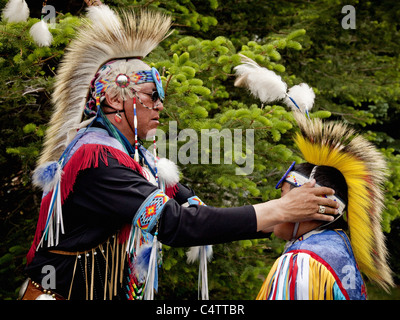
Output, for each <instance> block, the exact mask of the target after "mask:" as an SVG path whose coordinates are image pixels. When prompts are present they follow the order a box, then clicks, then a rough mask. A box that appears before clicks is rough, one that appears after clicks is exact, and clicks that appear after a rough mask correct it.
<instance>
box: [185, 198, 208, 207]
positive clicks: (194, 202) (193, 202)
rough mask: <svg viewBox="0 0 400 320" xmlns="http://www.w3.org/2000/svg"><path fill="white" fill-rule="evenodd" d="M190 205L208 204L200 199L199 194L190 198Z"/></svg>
mask: <svg viewBox="0 0 400 320" xmlns="http://www.w3.org/2000/svg"><path fill="white" fill-rule="evenodd" d="M188 203H189V205H197V206H205V205H206V204H205V203H204V202H203V201H201V200H200V198H199V197H198V196H193V197H191V198H189V199H188Z"/></svg>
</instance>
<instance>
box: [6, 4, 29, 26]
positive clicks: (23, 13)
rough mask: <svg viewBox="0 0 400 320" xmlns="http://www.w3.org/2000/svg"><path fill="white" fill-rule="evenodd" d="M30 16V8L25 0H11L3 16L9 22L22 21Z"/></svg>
mask: <svg viewBox="0 0 400 320" xmlns="http://www.w3.org/2000/svg"><path fill="white" fill-rule="evenodd" d="M28 17H29V8H28V5H27V4H26V2H25V0H10V1H8V2H7V4H6V6H5V7H4V9H3V18H4V19H5V20H7V21H8V22H22V21H26V20H27V19H28Z"/></svg>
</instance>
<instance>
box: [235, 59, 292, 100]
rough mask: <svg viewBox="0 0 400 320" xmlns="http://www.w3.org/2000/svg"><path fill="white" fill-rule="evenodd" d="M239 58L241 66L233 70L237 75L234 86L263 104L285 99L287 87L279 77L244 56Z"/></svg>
mask: <svg viewBox="0 0 400 320" xmlns="http://www.w3.org/2000/svg"><path fill="white" fill-rule="evenodd" d="M241 57H242V64H240V65H238V66H236V67H235V68H234V70H235V71H236V75H237V78H236V81H235V86H237V87H245V88H247V89H249V90H250V92H251V93H252V94H253V95H254V96H256V97H257V98H258V99H260V100H261V101H262V102H263V103H268V102H272V101H276V100H281V99H283V98H285V96H286V90H287V85H286V83H285V82H284V81H283V80H282V78H281V77H280V76H278V75H277V74H276V73H275V72H273V71H271V70H268V69H267V68H264V67H261V66H260V65H258V64H257V63H256V62H255V61H253V60H251V59H250V58H248V57H246V56H243V55H241Z"/></svg>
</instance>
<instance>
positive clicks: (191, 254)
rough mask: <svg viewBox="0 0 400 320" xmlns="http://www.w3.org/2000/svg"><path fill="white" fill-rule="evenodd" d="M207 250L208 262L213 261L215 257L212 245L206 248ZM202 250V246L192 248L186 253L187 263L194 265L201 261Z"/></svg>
mask: <svg viewBox="0 0 400 320" xmlns="http://www.w3.org/2000/svg"><path fill="white" fill-rule="evenodd" d="M205 248H206V255H207V261H211V259H212V256H213V247H212V245H207V246H205ZM200 249H201V246H196V247H190V248H189V250H188V251H187V252H186V258H187V259H186V262H187V263H194V262H196V261H197V260H199V259H200Z"/></svg>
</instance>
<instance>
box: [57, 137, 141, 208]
mask: <svg viewBox="0 0 400 320" xmlns="http://www.w3.org/2000/svg"><path fill="white" fill-rule="evenodd" d="M108 153H110V156H111V157H112V158H114V159H116V160H118V163H119V164H121V165H123V166H125V167H128V168H130V169H132V170H135V171H138V172H139V173H140V174H143V173H142V167H141V166H140V165H139V164H138V163H137V162H136V161H135V160H133V159H132V158H131V157H130V156H129V155H127V154H126V153H124V152H122V151H120V150H118V149H115V148H113V147H108V146H104V145H100V144H84V145H82V146H81V147H80V148H79V149H78V150H77V151H76V152H75V153H74V155H73V156H72V157H71V159H70V160H69V161H68V163H67V164H66V165H65V167H64V169H63V176H62V187H61V202H62V204H63V203H64V201H65V200H66V199H67V197H68V195H69V194H70V192H71V191H72V190H73V187H74V184H75V180H76V177H77V176H78V173H79V172H80V171H82V170H85V169H88V168H97V167H98V166H99V159H100V160H101V161H102V162H103V163H104V164H105V165H106V166H108V159H107V155H108Z"/></svg>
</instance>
